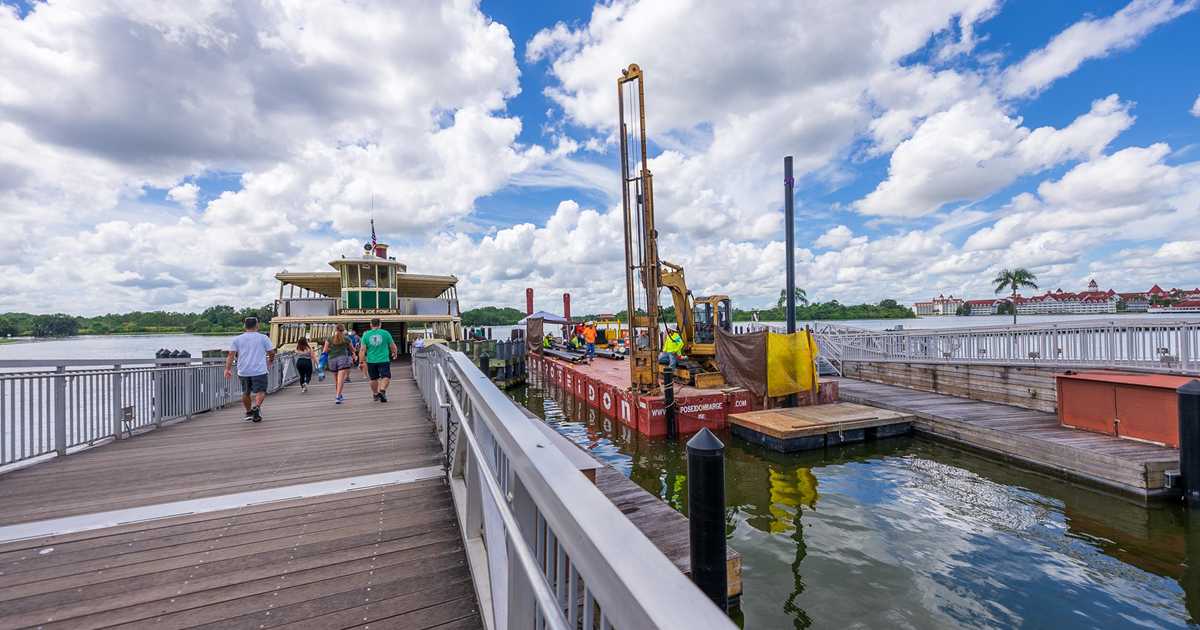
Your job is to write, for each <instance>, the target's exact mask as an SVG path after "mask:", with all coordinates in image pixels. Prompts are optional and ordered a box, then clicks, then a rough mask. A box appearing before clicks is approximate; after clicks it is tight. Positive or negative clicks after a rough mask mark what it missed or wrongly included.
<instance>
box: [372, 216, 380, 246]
mask: <svg viewBox="0 0 1200 630" xmlns="http://www.w3.org/2000/svg"><path fill="white" fill-rule="evenodd" d="M378 242H379V241H378V240H376V239H375V219H371V249H375V244H376V243H378Z"/></svg>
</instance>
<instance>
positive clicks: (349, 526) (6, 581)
mask: <svg viewBox="0 0 1200 630" xmlns="http://www.w3.org/2000/svg"><path fill="white" fill-rule="evenodd" d="M393 374H394V376H395V377H396V378H395V379H394V380H393V384H392V387H391V390H390V392H389V394H390V399H391V401H390V402H389V403H387V404H379V403H373V402H372V401H371V397H370V392H369V390H368V389H367V384H366V383H365V378H363V377H362V376H361V375H359V374H358V373H355V377H354V382H353V383H352V384H350V385H349V386H348V388H347V391H346V393H347V395H348V398H349V402H348V403H346V404H343V405H334V404H333V386H332V380H331V379H327V380H326V381H325V382H324V383H320V384H315V385H314V387H313V388H312V390H311V391H310V392H309V393H307V394H303V393H301V392H300V391H299V388H298V387H291V388H288V389H286V390H284V391H282V392H280V393H277V394H274V395H271V396H269V397H268V398H267V402H266V404H265V405H264V406H263V416H264V418H265V420H264V421H263V422H262V423H261V424H253V423H249V422H244V421H242V420H241V416H242V410H241V406H240V405H237V404H235V405H233V406H231V407H229V408H226V409H223V410H220V411H217V412H214V413H209V414H202V415H198V416H195V417H194V418H193V419H191V420H189V421H185V422H181V423H178V424H175V425H172V426H169V427H165V428H163V429H159V430H156V431H152V432H150V433H147V434H145V435H141V436H137V437H135V438H133V439H129V440H122V441H119V442H117V443H114V444H109V445H105V446H101V447H98V448H95V449H93V450H90V451H86V452H83V453H79V454H75V455H70V456H67V457H61V458H57V459H55V460H52V461H49V462H46V463H42V464H38V465H35V466H32V467H30V468H26V469H23V470H18V471H15V472H11V473H8V474H5V475H0V505H3V506H4V509H3V510H2V511H0V540H10V542H2V543H0V628H18V627H30V626H32V627H44V628H57V627H63V628H95V627H109V626H119V627H147V626H153V627H156V628H190V627H207V628H266V627H304V628H349V627H364V626H366V625H368V624H369V625H370V626H371V627H373V628H435V627H436V628H445V629H449V628H480V627H482V622H481V619H480V615H479V609H478V605H477V603H476V597H475V592H474V590H473V586H472V582H471V576H470V573H469V571H468V568H467V561H466V555H465V553H464V551H463V546H462V539H461V536H460V534H459V531H458V527H457V521H456V519H455V514H454V508H453V505H452V502H451V498H450V492H449V489H448V488H447V486H446V483H445V481H444V479H443V477H442V475H441V468H440V465H441V461H440V460H441V457H440V448H439V445H438V442H437V439H436V437H435V434H434V430H433V425H432V424H431V423H430V421H429V420H428V419H427V416H426V411H425V407H424V403H423V402H422V400H421V397H420V394H419V392H418V390H417V388H416V385H415V383H414V381H413V380H412V377H411V373H410V372H409V369H408V367H407V365H405V364H397V365H395V366H394V368H393ZM389 479H391V480H393V481H394V480H396V479H403V480H405V481H403V482H393V481H389ZM359 484H362V485H368V486H369V487H365V488H363V489H354V488H355V487H356V486H358V485H359ZM289 494H291V496H288V495H289ZM205 506H207V507H205ZM213 508H221V509H215V510H214V509H213ZM89 519H93V521H94V522H93V524H92V526H88V525H87V523H88V520H89ZM105 519H117V521H118V522H120V519H126V521H125V522H122V524H117V525H113V526H105V527H99V526H97V525H96V523H101V524H104V523H105ZM147 519H150V520H147ZM31 523H36V524H31ZM73 525H80V528H79V529H71V526H73ZM22 531H42V532H46V533H48V535H41V536H38V537H33V538H24V539H22V540H12V539H13V538H15V537H16V536H15V535H14V532H16V533H20V532H22ZM49 532H58V533H49Z"/></svg>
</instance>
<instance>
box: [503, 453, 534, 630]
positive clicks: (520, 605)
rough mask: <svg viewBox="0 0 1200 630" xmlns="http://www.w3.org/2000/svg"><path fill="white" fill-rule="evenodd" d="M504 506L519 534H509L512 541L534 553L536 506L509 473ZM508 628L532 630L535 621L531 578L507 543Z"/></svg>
mask: <svg viewBox="0 0 1200 630" xmlns="http://www.w3.org/2000/svg"><path fill="white" fill-rule="evenodd" d="M508 503H509V508H510V509H511V510H512V514H513V517H514V518H515V519H516V521H517V525H518V527H519V528H520V531H516V532H511V533H512V535H513V537H520V538H523V539H525V544H526V545H528V546H529V548H530V549H533V550H534V553H537V532H536V529H537V526H538V522H537V521H538V517H537V505H536V504H535V503H534V502H533V497H531V496H529V492H528V491H527V490H525V485H524V484H522V483H521V479H520V477H517V475H516V473H510V474H509V479H508ZM506 546H507V547H508V549H506V552H507V554H506V555H507V556H508V627H509V628H534V627H536V623H535V622H536V620H537V602H536V599H535V596H534V593H533V584H532V583H530V581H529V580H530V579H531V577H532V576H527V575H526V574H525V571H524V570H523V569H522V568H521V563H520V562H519V561H518V560H517V551H516V550H515V549H513V543H512V541H511V540H510V541H508V543H507V545H506Z"/></svg>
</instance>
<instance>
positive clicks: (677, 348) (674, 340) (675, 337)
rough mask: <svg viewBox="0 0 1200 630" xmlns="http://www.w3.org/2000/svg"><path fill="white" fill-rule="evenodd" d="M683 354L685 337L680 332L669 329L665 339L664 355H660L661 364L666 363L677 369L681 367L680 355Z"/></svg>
mask: <svg viewBox="0 0 1200 630" xmlns="http://www.w3.org/2000/svg"><path fill="white" fill-rule="evenodd" d="M682 352H683V337H682V336H681V335H680V334H679V331H677V330H672V329H670V328H668V329H667V336H666V337H665V338H664V339H663V348H662V354H660V355H658V362H659V363H666V364H667V365H669V366H671V369H672V370H673V369H675V366H677V365H679V355H680V353H682Z"/></svg>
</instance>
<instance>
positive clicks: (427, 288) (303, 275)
mask: <svg viewBox="0 0 1200 630" xmlns="http://www.w3.org/2000/svg"><path fill="white" fill-rule="evenodd" d="M372 262H374V261H372ZM379 262H383V261H379ZM275 279H276V280H278V281H280V282H282V283H284V284H292V285H295V286H298V287H300V288H302V289H308V290H309V291H312V292H313V293H319V294H321V295H324V296H325V297H330V298H339V297H341V296H342V274H340V273H338V272H336V271H310V272H289V271H284V272H280V273H277V274H275ZM456 284H458V278H456V277H455V276H430V275H424V274H419V273H397V274H396V294H397V295H398V296H399V297H402V298H405V297H415V298H435V297H438V296H440V295H441V294H442V293H444V292H446V290H447V289H450V288H451V287H453V286H454V285H456Z"/></svg>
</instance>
